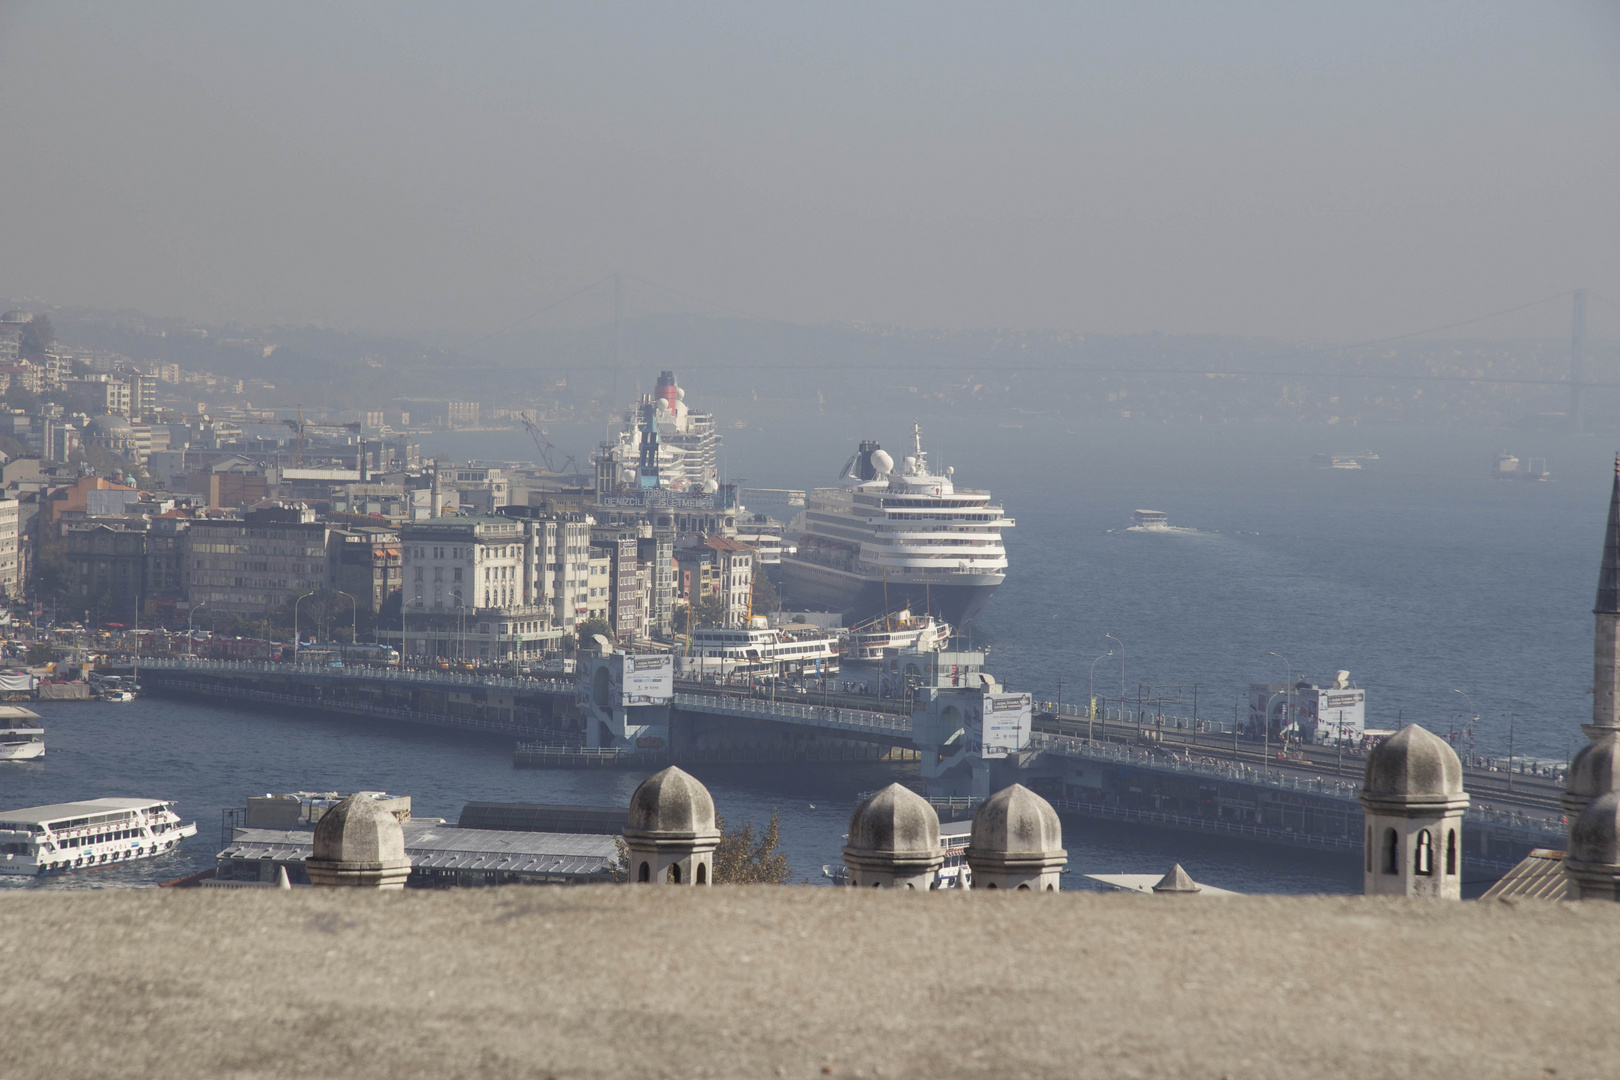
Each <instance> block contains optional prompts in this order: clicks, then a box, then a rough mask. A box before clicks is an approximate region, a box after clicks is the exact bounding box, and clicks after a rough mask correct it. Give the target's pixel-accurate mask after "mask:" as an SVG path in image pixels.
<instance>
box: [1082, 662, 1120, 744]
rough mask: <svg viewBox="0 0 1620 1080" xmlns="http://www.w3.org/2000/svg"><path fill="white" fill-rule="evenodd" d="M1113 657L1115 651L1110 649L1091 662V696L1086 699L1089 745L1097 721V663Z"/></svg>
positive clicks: (1087, 740) (1087, 739)
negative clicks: (1093, 725)
mask: <svg viewBox="0 0 1620 1080" xmlns="http://www.w3.org/2000/svg"><path fill="white" fill-rule="evenodd" d="M1113 655H1114V650H1113V649H1109V650H1108V651H1107V652H1105V653H1103V654H1102V655H1101V656H1099V657H1097V659H1096V660H1093V661H1092V662H1091V694H1090V695H1089V696H1088V697H1087V698H1086V742H1088V743H1089V742H1091V741H1092V738H1091V735H1092V727H1091V726H1092V724H1093V723H1094V722H1095V721H1096V719H1097V663H1098V661H1101V660H1106V659H1108V658H1109V657H1110V656H1113Z"/></svg>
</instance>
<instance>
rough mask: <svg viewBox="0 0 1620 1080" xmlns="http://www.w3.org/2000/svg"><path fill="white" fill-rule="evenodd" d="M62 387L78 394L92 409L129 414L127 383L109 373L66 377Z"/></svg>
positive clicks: (123, 414)
mask: <svg viewBox="0 0 1620 1080" xmlns="http://www.w3.org/2000/svg"><path fill="white" fill-rule="evenodd" d="M62 387H63V389H65V390H68V391H71V392H73V393H76V394H78V395H79V397H81V398H83V399H84V401H85V403H86V404H87V405H88V406H89V407H90V409H91V410H92V411H96V412H107V413H117V414H118V415H120V416H128V415H129V406H130V400H129V399H130V394H129V383H127V382H125V381H124V380H123V379H118V378H114V377H113V376H111V375H86V376H84V377H82V378H78V379H66V380H64V381H63V383H62Z"/></svg>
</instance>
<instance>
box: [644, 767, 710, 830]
mask: <svg viewBox="0 0 1620 1080" xmlns="http://www.w3.org/2000/svg"><path fill="white" fill-rule="evenodd" d="M624 831H625V834H626V835H627V836H628V835H632V834H636V835H653V836H666V837H674V836H682V837H700V836H711V835H714V834H715V832H716V830H715V826H714V799H713V798H712V797H711V796H710V795H709V789H708V788H706V787H704V786H703V785H702V784H701V783H700V782H699V781H698V779H697V778H696V777H695V776H693V775H691V774H690V773H688V772H685V771H684V770H682V769H679V768H676V767H675V766H674V765H671V766H670V767H669V768H667V769H665V770H663V771H662V772H657V773H654V774H653V775H651V776H649V777H647V779H645V780H643V781H642V782H641V786H640V787H638V788H636V792H635V794H634V795H632V796H630V813H629V816H628V818H627V819H626V821H625V829H624Z"/></svg>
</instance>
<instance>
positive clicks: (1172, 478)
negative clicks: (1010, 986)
mask: <svg viewBox="0 0 1620 1080" xmlns="http://www.w3.org/2000/svg"><path fill="white" fill-rule="evenodd" d="M697 395H698V392H697V391H696V390H694V391H693V397H694V398H696V397H697ZM722 408H723V409H727V410H733V411H729V412H726V413H725V414H724V416H725V418H726V419H731V418H737V419H741V420H743V421H744V422H745V423H746V424H747V426H746V427H745V428H741V429H728V430H727V432H726V455H725V461H726V467H727V469H728V470H729V472H730V474H731V475H732V476H733V477H738V478H746V482H747V484H748V485H750V486H761V487H805V486H814V485H816V484H825V483H831V482H833V479H834V477H835V475H836V472H837V469H838V466H839V465H840V464H842V462H843V460H844V459H845V458H846V457H847V456H848V454H849V452H850V451H851V450H852V449H853V446H854V443H855V441H856V440H857V439H859V438H862V437H877V438H879V439H880V440H882V441H883V443H884V444H885V446H887V447H891V448H898V447H899V446H900V445H901V444H902V443H903V442H904V440H905V436H906V433H907V431H908V430H909V425H910V422H911V420H912V418H913V417H914V416H915V417H917V418H920V419H921V420H922V422H923V425H924V435H925V443H926V445H927V446H928V447H929V449H930V450H931V451H932V453H933V461H934V463H935V464H938V465H947V464H948V465H954V466H955V467H956V470H957V472H956V477H957V481H958V483H959V484H963V485H965V486H983V487H988V488H990V489H992V490H993V491H994V493H995V494H996V496H997V498H998V500H999V501H1001V502H1003V503H1004V504H1005V506H1006V508H1007V510H1008V512H1009V513H1011V514H1012V515H1013V516H1015V517H1016V518H1017V520H1018V524H1017V527H1016V528H1015V529H1013V530H1012V531H1010V532H1009V534H1008V537H1007V542H1008V549H1009V557H1010V559H1011V561H1012V572H1011V574H1010V575H1009V578H1008V581H1007V584H1006V585H1005V586H1003V588H1002V589H1001V591H1000V593H999V594H998V595H997V597H996V598H995V600H994V601H993V602H992V603H991V605H990V607H989V608H988V609H987V610H986V612H985V613H984V615H983V616H981V618H980V619H979V621H978V625H977V627H976V628H975V632H976V634H977V635H978V636H979V637H980V638H981V639H982V640H986V641H989V642H991V643H992V652H991V666H992V668H993V669H994V670H995V671H996V673H997V674H998V675H999V676H1000V677H1002V678H1003V679H1004V680H1006V681H1009V682H1010V683H1011V684H1012V685H1014V686H1015V687H1018V688H1020V689H1030V690H1033V691H1035V692H1036V693H1037V694H1038V695H1040V696H1042V697H1052V696H1054V695H1055V694H1056V692H1057V689H1058V682H1059V679H1060V678H1061V679H1062V683H1063V695H1064V697H1065V699H1066V700H1078V699H1080V698H1081V697H1083V696H1084V694H1085V692H1086V689H1087V687H1088V682H1089V669H1090V667H1091V663H1092V661H1093V659H1094V658H1096V657H1098V656H1099V655H1102V654H1104V653H1106V652H1107V651H1108V649H1109V647H1110V645H1111V644H1112V643H1111V642H1109V641H1108V640H1107V639H1105V638H1104V636H1103V635H1104V634H1107V633H1112V634H1113V635H1114V636H1115V637H1116V638H1117V639H1119V640H1120V641H1123V642H1124V644H1125V656H1124V665H1123V675H1124V679H1125V685H1126V693H1127V694H1129V695H1135V694H1136V693H1137V688H1138V686H1139V685H1142V684H1149V683H1151V684H1152V685H1154V686H1155V687H1176V686H1180V687H1182V688H1183V692H1184V694H1185V696H1187V697H1188V698H1189V699H1190V697H1191V693H1192V687H1193V685H1194V684H1196V685H1197V687H1198V699H1199V712H1200V715H1206V716H1212V717H1220V718H1225V717H1229V716H1230V715H1231V713H1232V709H1233V703H1234V698H1235V696H1236V695H1237V694H1239V693H1241V692H1242V691H1243V690H1244V688H1245V687H1246V686H1247V684H1248V683H1249V682H1250V681H1269V680H1277V679H1280V678H1281V677H1282V676H1283V674H1284V671H1285V668H1284V663H1283V661H1282V660H1280V659H1278V658H1277V657H1275V656H1271V655H1268V654H1270V653H1273V652H1275V653H1280V654H1282V655H1283V656H1285V657H1287V658H1288V666H1287V668H1286V670H1288V671H1291V672H1293V673H1303V674H1306V675H1309V676H1311V677H1314V678H1317V679H1325V678H1331V677H1332V675H1333V673H1334V672H1335V671H1336V670H1338V669H1340V668H1344V669H1348V670H1349V671H1350V673H1351V677H1352V678H1353V679H1354V680H1355V681H1356V682H1357V683H1358V684H1359V685H1361V686H1363V687H1365V688H1366V689H1367V693H1368V710H1369V712H1368V723H1369V724H1370V725H1372V726H1395V725H1396V724H1397V723H1398V722H1400V721H1406V722H1411V721H1418V722H1421V723H1424V724H1426V725H1428V726H1430V727H1431V728H1438V729H1442V730H1444V729H1448V728H1450V727H1451V726H1453V725H1457V724H1460V723H1461V721H1462V718H1463V717H1464V715H1465V714H1466V712H1467V711H1468V703H1467V701H1466V700H1465V699H1464V697H1463V696H1462V695H1461V694H1458V693H1455V692H1454V691H1456V690H1462V691H1465V692H1466V693H1467V694H1468V695H1469V697H1470V698H1471V700H1472V704H1473V706H1474V708H1475V709H1476V710H1477V711H1478V712H1479V713H1481V714H1482V722H1481V724H1480V725H1479V728H1478V730H1477V732H1476V739H1477V749H1478V751H1479V752H1480V753H1504V752H1505V751H1506V749H1507V744H1508V737H1509V734H1508V733H1509V728H1510V725H1511V728H1512V731H1513V738H1514V745H1515V750H1516V752H1517V753H1520V754H1524V753H1528V754H1531V755H1534V756H1539V757H1543V758H1547V759H1556V760H1559V761H1562V760H1563V759H1564V758H1565V756H1566V754H1567V753H1568V752H1569V750H1570V749H1571V747H1573V746H1578V745H1579V744H1580V740H1581V738H1582V736H1581V735H1580V732H1579V725H1580V723H1582V722H1583V720H1584V719H1585V718H1586V717H1587V716H1589V715H1590V709H1591V699H1590V697H1589V696H1588V695H1587V693H1586V688H1587V686H1588V684H1589V683H1590V680H1591V667H1590V656H1591V651H1590V650H1591V616H1590V614H1589V612H1590V608H1591V603H1592V594H1593V591H1594V589H1595V585H1596V577H1597V562H1598V556H1599V551H1600V544H1601V539H1602V532H1603V522H1604V516H1605V514H1606V511H1607V497H1608V486H1609V483H1610V479H1611V477H1612V471H1611V468H1612V465H1611V463H1612V456H1611V455H1612V447H1610V445H1609V441H1606V440H1602V439H1594V438H1586V439H1578V438H1566V437H1560V436H1555V435H1546V434H1530V433H1524V432H1504V431H1487V432H1476V431H1466V430H1456V431H1450V430H1445V431H1438V432H1432V431H1413V430H1403V429H1399V428H1379V429H1367V428H1363V429H1357V430H1340V429H1330V428H1301V427H1282V426H1274V427H1241V428H1240V427H1222V426H1191V425H1189V426H1180V427H1176V426H1163V425H1151V426H1150V425H1144V424H1133V423H1130V422H1111V423H1107V424H1103V425H1084V426H1082V425H1076V424H1073V423H1069V422H1067V421H1065V419H1064V418H1063V417H1061V416H1045V417H1039V416H1021V417H1014V418H1008V417H1005V416H1003V417H999V418H994V417H992V418H963V417H961V416H956V417H943V416H930V415H929V413H928V410H927V409H926V408H925V407H920V406H919V407H916V408H907V409H904V410H894V409H887V408H883V409H880V408H877V407H875V406H874V407H872V408H871V409H870V410H868V411H865V412H862V411H853V412H847V411H846V412H817V411H816V410H815V409H814V408H795V407H783V406H761V405H752V404H745V403H736V404H735V406H733V405H732V404H730V403H727V404H725V405H723V406H722ZM1010 422H1016V423H1021V424H1022V425H1023V426H1022V427H1007V426H1003V425H1004V424H1007V423H1010ZM551 437H552V439H553V440H554V441H556V442H558V443H559V445H563V446H564V447H565V449H569V450H570V451H571V452H576V453H577V452H578V450H579V449H582V448H583V447H584V446H586V445H588V444H589V442H590V441H591V438H592V432H591V431H590V430H587V429H586V428H585V427H583V426H582V427H579V428H575V429H571V428H569V427H568V426H566V425H554V426H553V427H552V429H551ZM571 438H572V439H573V440H574V441H575V442H577V443H578V444H579V446H578V447H572V446H569V444H568V440H569V439H571ZM1504 448H1507V449H1511V450H1513V451H1514V452H1516V453H1518V454H1519V456H1520V457H1527V456H1530V455H1532V454H1534V455H1535V456H1537V457H1546V458H1547V459H1548V465H1549V468H1551V470H1552V471H1553V473H1554V475H1555V477H1556V478H1557V479H1556V482H1554V483H1549V484H1525V483H1506V482H1500V481H1494V480H1491V479H1490V478H1489V473H1490V470H1491V466H1492V461H1493V455H1494V453H1495V452H1496V451H1498V450H1500V449H1504ZM424 450H427V451H435V452H444V453H448V454H455V455H460V456H479V457H486V458H492V459H523V458H530V457H532V456H533V449H532V445H530V444H528V443H527V442H526V441H525V440H524V438H523V435H522V433H521V432H516V433H510V434H503V433H479V434H466V435H459V436H453V437H445V438H444V439H442V440H440V441H439V442H438V443H430V444H429V445H427V446H425V447H424ZM1360 450H1373V451H1376V452H1377V453H1378V454H1379V455H1380V460H1378V461H1375V462H1369V463H1368V464H1367V467H1366V468H1365V469H1363V470H1361V471H1359V472H1348V471H1330V470H1324V469H1320V468H1315V467H1313V466H1312V465H1311V464H1310V456H1311V454H1313V453H1316V452H1344V451H1360ZM1137 507H1146V508H1151V509H1156V510H1163V511H1165V512H1166V513H1168V514H1169V516H1170V520H1171V522H1172V524H1174V525H1176V526H1178V527H1179V529H1178V530H1177V531H1174V532H1170V533H1162V534H1161V533H1143V532H1128V531H1125V526H1126V525H1128V523H1129V519H1130V513H1131V511H1132V510H1133V509H1135V508H1137ZM766 509H769V508H766ZM1119 659H1120V658H1119V656H1118V654H1117V652H1116V655H1115V656H1114V657H1112V658H1108V659H1105V660H1102V661H1101V662H1099V663H1097V665H1096V687H1097V691H1098V693H1099V694H1107V695H1109V696H1117V695H1118V694H1119V690H1120V679H1121V666H1120V663H1119ZM41 711H42V712H43V713H44V716H45V722H46V726H47V731H48V735H47V743H48V745H49V747H50V751H49V753H48V754H47V756H46V758H45V759H44V760H43V761H41V762H38V763H31V764H21V765H12V766H7V767H5V768H0V805H4V806H17V805H29V804H35V803H46V802H58V801H66V800H70V799H76V798H89V797H94V796H98V795H141V796H155V797H164V798H173V799H177V800H179V802H180V808H181V810H182V811H183V813H184V814H185V815H186V816H187V817H188V818H195V819H197V820H198V821H199V822H200V824H201V826H202V833H201V835H199V836H198V837H197V838H196V839H194V840H191V841H188V842H187V845H186V848H185V850H184V851H183V852H181V853H179V854H177V855H174V856H170V857H167V858H165V859H161V860H156V861H153V862H151V863H145V864H135V865H131V866H128V867H120V868H117V869H113V870H108V871H97V872H95V873H91V874H81V875H77V876H68V877H64V878H61V879H57V880H56V881H54V882H51V883H48V884H47V885H45V886H44V887H52V888H66V887H104V886H127V885H142V884H152V883H155V882H157V881H161V880H166V879H168V878H172V877H178V876H180V875H182V874H186V873H191V872H194V871H196V870H199V869H203V868H205V867H207V866H209V865H211V864H212V856H213V853H214V851H215V850H217V847H218V840H219V814H220V809H221V808H222V807H226V806H240V805H241V804H242V800H243V798H244V797H245V796H246V795H248V794H256V793H262V792H270V791H287V790H295V789H335V790H353V789H355V788H378V789H385V790H388V791H391V792H395V793H400V794H409V795H411V796H412V798H413V800H414V805H415V811H416V813H418V814H419V815H424V816H434V817H445V818H449V819H452V820H454V819H455V817H456V816H457V815H458V814H459V812H460V808H461V806H462V804H464V803H465V802H468V801H471V800H526V801H545V802H580V803H593V804H604V805H622V804H623V803H624V802H625V801H626V799H627V798H628V796H629V794H630V791H631V790H632V789H633V787H634V785H635V784H636V783H637V782H638V781H639V780H640V779H641V777H640V776H639V775H635V774H628V773H618V772H572V771H531V770H515V769H513V768H512V765H511V748H510V745H509V743H508V742H506V741H504V740H494V741H478V740H475V739H470V738H469V737H468V736H465V735H460V734H452V733H442V732H433V731H422V732H412V731H406V732H400V731H393V730H389V729H386V728H381V727H377V726H374V725H371V724H369V723H363V722H358V721H341V720H333V719H330V718H309V717H300V716H293V715H286V714H275V713H258V712H237V711H233V710H226V709H222V708H218V707H214V706H207V705H192V704H177V703H173V702H168V701H162V700H159V699H153V698H146V699H142V700H140V701H137V702H134V703H132V704H129V705H120V706H113V705H101V704H90V705H57V706H46V707H44V708H42V710H41ZM1510 714H1511V715H1510ZM697 771H698V772H699V775H700V776H701V778H702V779H703V780H704V781H705V782H706V783H708V784H709V785H710V787H711V789H712V790H713V792H714V795H715V800H716V803H717V805H718V806H719V808H720V810H721V812H722V813H723V814H727V815H730V816H732V817H733V818H749V819H752V820H754V821H756V822H763V820H764V819H766V818H768V817H769V815H770V813H771V811H772V809H773V808H779V809H780V811H781V815H782V818H781V820H782V835H783V847H784V849H785V850H786V851H787V852H788V854H789V856H790V858H791V859H792V862H793V865H794V867H795V870H796V871H797V872H798V873H799V874H800V875H803V876H807V877H810V878H812V879H817V878H819V874H820V867H821V866H822V864H824V863H836V862H837V861H838V848H839V846H840V844H841V843H842V834H843V833H844V831H845V827H846V825H847V821H848V814H849V808H850V804H851V800H852V799H853V797H854V795H855V794H856V793H857V792H859V791H861V790H867V789H870V788H872V787H875V786H879V785H881V784H882V783H886V782H887V781H888V780H889V779H892V778H899V777H903V776H904V775H905V772H904V770H903V769H901V768H899V767H887V766H877V765H872V766H866V767H863V768H860V769H851V768H849V767H839V766H822V765H817V766H792V767H777V768H746V769H745V768H714V769H708V770H697ZM812 807H813V808H812ZM1065 842H1066V845H1067V846H1068V848H1069V851H1070V859H1071V861H1070V869H1069V873H1068V875H1067V881H1066V884H1067V885H1068V886H1069V887H1078V886H1080V885H1081V884H1082V881H1081V880H1080V875H1082V874H1084V873H1105V872H1150V871H1162V870H1164V869H1166V868H1167V867H1168V865H1169V864H1170V862H1171V861H1180V862H1181V863H1182V864H1183V865H1184V866H1186V868H1187V869H1188V870H1189V872H1190V873H1191V874H1192V875H1193V876H1194V878H1196V879H1198V880H1202V881H1208V882H1209V883H1210V884H1214V885H1219V886H1223V887H1227V888H1234V889H1240V890H1245V891H1279V892H1312V891H1316V892H1353V891H1356V890H1357V889H1358V888H1359V873H1358V871H1357V866H1356V861H1355V859H1354V857H1344V856H1329V855H1319V854H1312V853H1305V852H1294V851H1288V850H1281V849H1273V848H1266V847H1257V846H1251V845H1245V844H1240V843H1234V842H1231V841H1225V840H1218V839H1213V838H1205V837H1198V836H1188V835H1182V834H1177V833H1168V832H1162V831H1158V830H1152V829H1142V828H1136V827H1131V826H1124V825H1117V824H1111V823H1095V822H1088V821H1083V820H1071V821H1068V822H1067V823H1066V834H1065ZM26 887H36V888H37V887H41V886H40V885H37V884H36V885H30V886H26Z"/></svg>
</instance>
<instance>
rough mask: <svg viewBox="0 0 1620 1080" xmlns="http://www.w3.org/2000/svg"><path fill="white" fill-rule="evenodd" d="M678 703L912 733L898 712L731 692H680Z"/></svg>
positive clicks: (685, 706)
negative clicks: (765, 697)
mask: <svg viewBox="0 0 1620 1080" xmlns="http://www.w3.org/2000/svg"><path fill="white" fill-rule="evenodd" d="M675 704H676V705H677V706H679V707H680V708H682V709H691V710H699V709H701V710H703V711H704V712H712V713H718V714H721V715H727V716H753V717H765V718H769V719H775V720H784V721H791V722H793V723H799V724H811V725H814V726H816V727H825V728H833V729H838V730H846V731H860V732H864V733H868V734H877V735H889V736H893V737H895V738H909V737H910V735H911V718H910V717H904V716H899V715H896V714H895V713H881V712H868V711H866V710H864V709H846V708H842V707H840V706H837V705H811V704H808V703H804V704H801V703H799V702H792V701H767V700H765V699H764V698H751V697H740V696H733V695H728V694H691V693H679V692H677V693H676V695H675Z"/></svg>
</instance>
